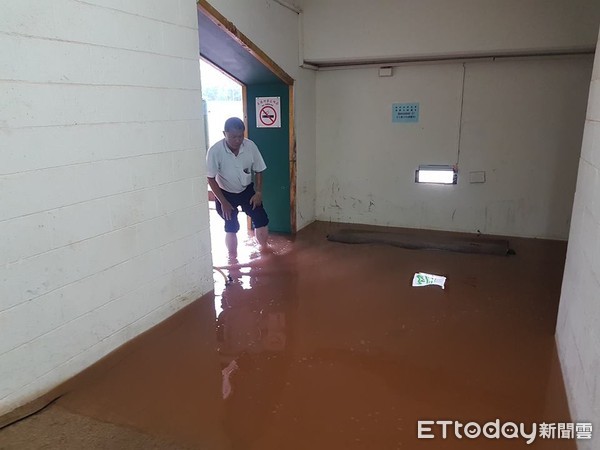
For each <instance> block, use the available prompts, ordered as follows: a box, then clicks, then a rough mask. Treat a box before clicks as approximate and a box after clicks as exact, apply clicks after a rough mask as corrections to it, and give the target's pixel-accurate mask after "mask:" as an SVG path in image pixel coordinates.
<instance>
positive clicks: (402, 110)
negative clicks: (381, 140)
mask: <svg viewBox="0 0 600 450" xmlns="http://www.w3.org/2000/svg"><path fill="white" fill-rule="evenodd" d="M418 121H419V104H418V103H394V104H393V105H392V122H393V123H416V122H418Z"/></svg>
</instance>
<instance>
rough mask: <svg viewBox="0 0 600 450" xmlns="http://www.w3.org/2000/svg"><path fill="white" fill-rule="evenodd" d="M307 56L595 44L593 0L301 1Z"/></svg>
mask: <svg viewBox="0 0 600 450" xmlns="http://www.w3.org/2000/svg"><path fill="white" fill-rule="evenodd" d="M303 8H304V35H305V45H304V51H305V54H304V58H305V60H307V61H311V62H324V61H330V62H331V61H350V60H362V59H386V58H387V59H389V58H405V57H418V56H432V55H466V54H474V53H491V52H511V53H513V52H532V51H534V52H535V51H547V50H565V49H578V48H593V47H594V45H595V42H596V34H597V31H598V24H599V23H600V2H598V1H596V0H527V1H523V0H452V1H448V0H419V1H414V0H372V1H364V0H304V2H303Z"/></svg>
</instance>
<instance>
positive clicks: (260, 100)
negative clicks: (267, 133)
mask: <svg viewBox="0 0 600 450" xmlns="http://www.w3.org/2000/svg"><path fill="white" fill-rule="evenodd" d="M256 127H257V128H281V100H280V98H279V97H256Z"/></svg>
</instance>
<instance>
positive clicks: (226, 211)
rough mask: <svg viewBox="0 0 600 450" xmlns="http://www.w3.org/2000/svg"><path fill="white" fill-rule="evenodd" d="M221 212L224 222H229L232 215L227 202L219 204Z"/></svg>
mask: <svg viewBox="0 0 600 450" xmlns="http://www.w3.org/2000/svg"><path fill="white" fill-rule="evenodd" d="M221 211H223V216H225V219H226V220H231V216H232V215H233V206H231V203H229V202H228V201H227V200H225V201H224V202H221Z"/></svg>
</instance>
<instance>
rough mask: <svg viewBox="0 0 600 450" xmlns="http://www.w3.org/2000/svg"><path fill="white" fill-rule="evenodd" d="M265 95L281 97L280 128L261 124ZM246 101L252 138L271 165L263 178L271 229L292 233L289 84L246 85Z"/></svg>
mask: <svg viewBox="0 0 600 450" xmlns="http://www.w3.org/2000/svg"><path fill="white" fill-rule="evenodd" d="M262 97H277V98H279V100H280V114H281V117H280V127H276V128H270V127H259V126H258V123H257V114H256V112H257V111H256V99H257V98H262ZM246 101H247V108H248V121H247V124H248V138H249V139H251V140H253V141H254V142H255V143H256V145H258V148H259V149H260V151H261V153H262V155H263V158H264V160H265V163H266V164H267V170H266V172H265V175H264V181H263V183H264V186H263V200H264V204H265V208H266V209H267V213H268V214H269V230H271V231H275V232H279V233H290V232H291V231H292V224H291V217H290V186H291V183H290V158H289V136H290V126H289V125H290V124H289V105H290V101H289V89H288V86H287V85H286V84H284V83H274V84H254V85H248V86H246ZM259 114H260V111H259Z"/></svg>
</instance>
